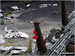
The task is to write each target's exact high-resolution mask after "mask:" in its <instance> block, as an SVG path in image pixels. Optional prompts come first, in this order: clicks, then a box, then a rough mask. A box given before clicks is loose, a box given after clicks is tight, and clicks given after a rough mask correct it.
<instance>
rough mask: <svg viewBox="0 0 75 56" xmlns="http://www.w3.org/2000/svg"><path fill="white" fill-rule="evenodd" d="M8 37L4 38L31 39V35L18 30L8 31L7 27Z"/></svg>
mask: <svg viewBox="0 0 75 56" xmlns="http://www.w3.org/2000/svg"><path fill="white" fill-rule="evenodd" d="M5 31H6V35H5V36H4V38H29V35H28V34H26V33H25V32H19V31H17V29H16V28H14V29H12V30H8V29H7V27H5Z"/></svg>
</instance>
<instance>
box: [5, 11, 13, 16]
mask: <svg viewBox="0 0 75 56" xmlns="http://www.w3.org/2000/svg"><path fill="white" fill-rule="evenodd" d="M10 14H13V12H11V11H7V12H6V13H5V16H8V15H10Z"/></svg>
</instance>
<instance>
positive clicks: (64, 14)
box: [61, 1, 68, 26]
mask: <svg viewBox="0 0 75 56" xmlns="http://www.w3.org/2000/svg"><path fill="white" fill-rule="evenodd" d="M61 16H62V25H63V26H65V25H67V23H68V19H67V13H66V7H65V1H61Z"/></svg>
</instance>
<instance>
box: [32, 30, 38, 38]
mask: <svg viewBox="0 0 75 56" xmlns="http://www.w3.org/2000/svg"><path fill="white" fill-rule="evenodd" d="M33 34H35V35H34V36H33V39H37V38H38V36H37V32H36V30H35V29H34V30H33Z"/></svg>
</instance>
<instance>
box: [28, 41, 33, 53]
mask: <svg viewBox="0 0 75 56" xmlns="http://www.w3.org/2000/svg"><path fill="white" fill-rule="evenodd" d="M28 52H29V53H31V52H32V40H30V42H29V47H28Z"/></svg>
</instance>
